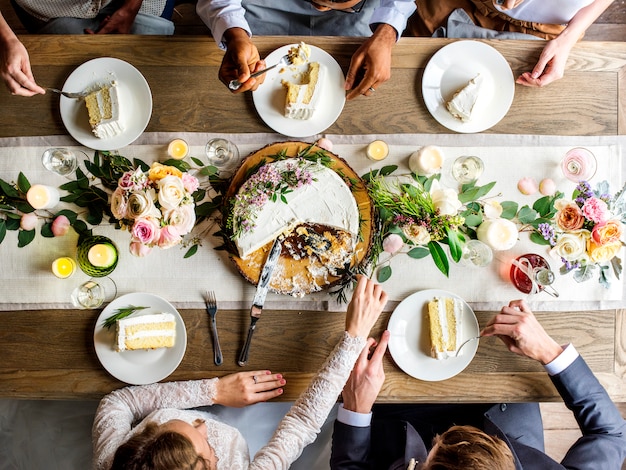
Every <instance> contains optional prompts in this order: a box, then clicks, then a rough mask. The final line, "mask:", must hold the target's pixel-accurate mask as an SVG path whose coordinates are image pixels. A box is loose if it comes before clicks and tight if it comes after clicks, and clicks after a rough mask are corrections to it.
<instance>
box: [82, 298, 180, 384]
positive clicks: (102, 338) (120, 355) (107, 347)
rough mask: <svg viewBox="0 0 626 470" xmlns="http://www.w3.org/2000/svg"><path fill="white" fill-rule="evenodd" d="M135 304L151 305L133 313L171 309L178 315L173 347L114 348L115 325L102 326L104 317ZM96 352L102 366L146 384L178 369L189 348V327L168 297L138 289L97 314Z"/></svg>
mask: <svg viewBox="0 0 626 470" xmlns="http://www.w3.org/2000/svg"><path fill="white" fill-rule="evenodd" d="M131 305H134V306H136V307H148V308H146V309H145V310H139V311H137V312H135V313H133V316H140V315H147V314H155V313H172V314H174V316H175V317H176V344H175V345H174V346H173V347H171V348H159V349H150V350H141V351H121V352H118V351H116V350H115V337H116V335H115V327H114V326H113V327H111V329H110V330H107V329H106V328H104V327H103V326H102V323H103V322H104V320H105V319H107V318H108V317H110V316H111V315H113V314H114V313H115V311H116V310H117V309H119V308H125V307H129V306H131ZM93 342H94V346H95V349H96V355H97V356H98V359H99V360H100V363H101V364H102V366H103V367H104V368H105V369H106V370H107V372H109V374H111V375H112V376H113V377H115V378H116V379H118V380H121V381H122V382H126V383H128V384H132V385H145V384H150V383H154V382H159V381H160V380H163V379H164V378H166V377H167V376H168V375H170V374H171V373H172V372H174V371H175V370H176V368H177V367H178V365H179V364H180V361H182V360H183V356H184V355H185V350H186V349H187V330H186V329H185V323H184V322H183V319H182V317H181V316H180V313H178V310H176V309H175V308H174V306H173V305H172V304H170V303H169V302H168V301H167V300H165V299H163V298H161V297H159V296H157V295H154V294H147V293H141V292H136V293H132V294H126V295H123V296H121V297H118V298H117V299H115V300H113V301H112V302H111V303H110V304H109V305H107V306H106V307H105V308H104V310H102V313H100V315H99V316H98V320H97V321H96V326H95V328H94V332H93Z"/></svg>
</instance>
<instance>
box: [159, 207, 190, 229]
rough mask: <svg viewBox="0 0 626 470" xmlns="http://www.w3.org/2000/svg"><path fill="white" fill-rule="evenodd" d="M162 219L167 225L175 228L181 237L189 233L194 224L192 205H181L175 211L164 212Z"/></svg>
mask: <svg viewBox="0 0 626 470" xmlns="http://www.w3.org/2000/svg"><path fill="white" fill-rule="evenodd" d="M163 217H164V219H165V221H166V222H167V224H168V225H172V226H174V227H176V228H177V229H178V233H180V234H181V235H185V234H187V233H189V232H191V229H193V226H194V225H195V223H196V213H195V211H194V206H193V204H183V205H182V206H179V207H177V208H175V209H169V210H166V211H165V212H163Z"/></svg>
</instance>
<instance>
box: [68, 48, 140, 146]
mask: <svg viewBox="0 0 626 470" xmlns="http://www.w3.org/2000/svg"><path fill="white" fill-rule="evenodd" d="M112 80H116V81H117V86H118V95H119V100H120V108H121V110H120V111H121V112H120V114H121V115H122V119H124V121H125V122H124V124H125V127H126V130H125V131H124V132H122V133H121V134H120V135H116V136H115V137H111V138H108V139H100V138H98V137H96V136H95V135H94V134H93V132H92V131H91V126H90V125H89V116H88V114H87V108H86V106H85V103H84V102H83V101H82V100H75V99H70V98H66V97H64V96H61V105H60V110H61V119H62V120H63V124H64V125H65V128H66V129H67V131H68V132H69V133H70V135H71V136H72V137H74V138H75V139H76V140H77V141H78V142H80V143H81V144H83V145H84V146H85V147H89V148H92V149H97V150H117V149H119V148H122V147H125V146H126V145H129V144H131V143H132V142H134V141H135V140H136V139H137V137H139V136H140V135H141V133H142V132H143V131H144V130H145V128H146V126H147V125H148V122H150V116H151V115H152V93H151V92H150V87H149V86H148V82H146V79H145V78H144V77H143V75H141V72H139V70H137V69H136V68H135V67H133V66H132V65H130V64H129V63H128V62H124V61H123V60H120V59H114V58H112V57H100V58H98V59H92V60H90V61H88V62H85V63H84V64H82V65H80V66H79V67H77V68H76V69H75V70H74V71H73V72H72V73H71V74H70V76H69V77H68V78H67V80H66V81H65V83H64V84H63V90H64V91H82V90H85V89H87V88H90V87H94V86H96V85H99V84H102V83H109V82H111V81H112Z"/></svg>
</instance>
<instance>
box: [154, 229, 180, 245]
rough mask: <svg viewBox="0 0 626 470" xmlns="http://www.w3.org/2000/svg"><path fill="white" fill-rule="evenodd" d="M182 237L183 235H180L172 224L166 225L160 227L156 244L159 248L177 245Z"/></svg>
mask: <svg viewBox="0 0 626 470" xmlns="http://www.w3.org/2000/svg"><path fill="white" fill-rule="evenodd" d="M182 239H183V237H181V236H180V233H179V232H178V229H177V228H176V227H174V226H173V225H166V226H165V227H163V228H162V229H161V232H160V234H159V241H158V245H159V248H163V249H167V248H171V247H173V246H174V245H178V244H179V243H180V242H181V241H182Z"/></svg>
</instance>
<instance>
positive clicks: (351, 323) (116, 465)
mask: <svg viewBox="0 0 626 470" xmlns="http://www.w3.org/2000/svg"><path fill="white" fill-rule="evenodd" d="M386 301H387V294H386V293H385V292H384V291H383V290H382V289H381V287H380V286H379V285H377V284H375V283H374V282H373V281H371V280H369V279H367V278H366V277H363V276H360V277H359V280H358V283H357V286H356V288H355V290H354V294H353V296H352V300H351V302H350V304H349V305H348V311H347V314H346V331H345V332H344V334H343V335H342V338H341V340H340V341H339V343H338V344H337V346H336V347H335V349H334V350H333V352H332V353H331V354H330V356H329V357H328V359H327V360H326V362H325V363H324V365H323V366H322V368H321V369H320V371H319V372H318V373H317V375H316V376H315V378H314V379H313V380H312V381H311V384H310V385H309V386H308V388H307V389H306V390H305V391H304V392H303V393H302V395H301V396H300V397H299V398H298V400H297V401H296V402H295V403H294V405H293V406H292V407H291V409H290V410H289V412H288V413H287V414H286V415H285V417H284V418H283V419H282V421H281V422H280V424H279V426H278V429H277V430H276V432H275V433H274V436H273V437H272V439H271V440H270V442H269V443H268V444H267V445H266V446H265V447H263V448H262V449H261V450H260V451H259V452H258V453H257V454H256V455H255V456H254V458H253V460H252V462H250V456H249V454H248V446H247V444H246V442H245V441H244V440H243V437H242V436H241V435H240V433H239V431H238V430H237V429H235V428H232V427H230V426H227V425H226V424H223V423H220V422H219V421H216V420H215V419H212V417H211V415H210V414H209V413H206V412H203V411H200V410H190V409H189V408H192V407H199V406H206V405H214V404H215V405H217V404H219V405H227V406H235V407H243V406H246V405H250V404H253V403H258V402H262V401H267V400H270V399H272V398H275V397H277V396H279V395H280V394H281V393H282V392H283V389H282V387H283V386H285V379H284V378H283V377H282V375H280V374H272V373H270V371H268V370H260V371H249V372H239V373H236V374H231V375H227V376H225V377H222V378H214V379H205V380H190V381H186V382H170V383H157V384H152V385H146V386H133V387H127V388H123V389H120V390H117V391H115V392H112V393H111V394H109V395H107V396H106V397H104V398H103V399H102V401H101V402H100V405H99V407H98V410H97V412H96V417H95V420H94V425H93V443H94V454H95V459H94V461H95V467H96V468H98V469H109V468H112V469H121V468H124V469H143V468H150V469H153V470H159V469H163V470H166V469H167V470H169V469H173V468H194V469H197V468H206V469H209V468H210V469H214V468H220V469H231V468H258V469H263V470H265V469H269V468H272V469H279V468H288V467H289V466H290V465H291V463H292V462H293V461H294V460H296V459H297V458H298V457H299V456H300V454H301V453H302V450H303V448H304V447H306V446H307V445H308V444H310V443H311V442H313V440H314V439H315V436H316V435H317V433H318V432H319V431H320V428H321V426H322V425H323V424H324V421H325V420H326V418H327V416H328V413H329V412H330V410H331V409H332V407H333V406H334V404H335V403H336V401H337V397H338V396H339V393H340V392H341V389H342V387H343V386H344V384H345V383H346V380H347V378H348V376H349V375H350V370H351V369H352V367H353V365H354V362H355V361H356V359H357V357H359V354H360V353H361V351H362V350H363V348H364V347H365V345H366V343H367V336H368V334H369V331H370V329H371V328H372V326H373V325H374V323H375V322H376V320H377V319H378V316H379V315H380V312H381V311H382V309H383V307H384V306H385V303H386ZM135 423H138V424H137V425H135ZM155 449H159V450H158V451H157V450H155ZM216 462H218V463H217V465H218V467H216Z"/></svg>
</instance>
